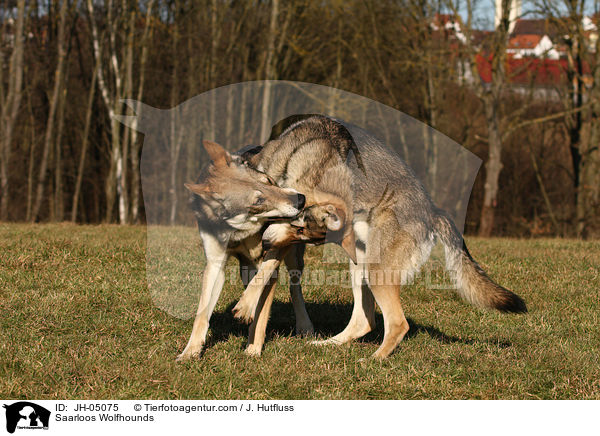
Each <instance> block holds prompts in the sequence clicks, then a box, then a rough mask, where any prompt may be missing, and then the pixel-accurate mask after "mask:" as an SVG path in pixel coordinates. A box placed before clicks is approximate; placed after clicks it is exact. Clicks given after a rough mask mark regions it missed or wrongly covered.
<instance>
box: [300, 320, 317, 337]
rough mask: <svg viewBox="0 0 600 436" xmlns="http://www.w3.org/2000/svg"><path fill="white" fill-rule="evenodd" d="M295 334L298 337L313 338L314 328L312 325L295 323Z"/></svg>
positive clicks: (309, 323)
mask: <svg viewBox="0 0 600 436" xmlns="http://www.w3.org/2000/svg"><path fill="white" fill-rule="evenodd" d="M296 334H297V335H298V336H313V335H314V334H315V328H314V327H313V325H312V323H311V322H310V321H308V323H296Z"/></svg>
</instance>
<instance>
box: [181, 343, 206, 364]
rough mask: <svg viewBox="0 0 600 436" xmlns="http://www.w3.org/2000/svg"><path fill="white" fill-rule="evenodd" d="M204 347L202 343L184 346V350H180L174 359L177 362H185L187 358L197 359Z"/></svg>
mask: <svg viewBox="0 0 600 436" xmlns="http://www.w3.org/2000/svg"><path fill="white" fill-rule="evenodd" d="M203 349H204V347H203V346H202V345H200V346H195V347H189V346H188V347H185V350H183V351H182V352H181V354H179V355H178V356H177V358H176V359H175V360H176V361H177V362H185V361H187V360H192V359H198V358H200V356H202V351H203Z"/></svg>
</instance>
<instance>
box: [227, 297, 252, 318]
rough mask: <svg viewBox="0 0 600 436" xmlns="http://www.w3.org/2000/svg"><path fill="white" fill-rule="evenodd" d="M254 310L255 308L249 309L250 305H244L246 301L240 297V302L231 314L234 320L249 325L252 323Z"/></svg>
mask: <svg viewBox="0 0 600 436" xmlns="http://www.w3.org/2000/svg"><path fill="white" fill-rule="evenodd" d="M255 310H256V308H255V307H251V306H250V305H248V304H246V301H245V299H244V297H243V296H242V298H241V299H240V301H238V303H237V304H236V305H235V307H234V308H233V310H232V312H233V317H234V318H235V319H238V320H240V321H242V322H244V323H246V324H250V323H251V322H252V321H254V312H255Z"/></svg>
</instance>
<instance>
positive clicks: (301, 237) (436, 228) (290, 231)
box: [179, 116, 527, 359]
mask: <svg viewBox="0 0 600 436" xmlns="http://www.w3.org/2000/svg"><path fill="white" fill-rule="evenodd" d="M205 148H207V151H208V152H209V155H210V157H211V159H212V161H213V164H212V165H211V167H210V168H209V171H208V175H207V176H206V177H205V178H204V179H203V181H202V183H199V184H196V185H188V189H190V190H191V191H192V193H193V194H194V209H195V210H196V215H197V218H198V226H199V229H200V233H201V235H202V239H203V243H204V249H205V252H206V255H207V256H206V257H207V262H208V263H207V268H206V271H205V274H204V280H203V289H202V296H201V299H200V304H199V308H198V312H197V315H196V320H195V322H194V328H193V330H192V335H191V337H190V340H189V342H188V345H187V346H186V348H185V350H184V351H183V353H182V354H181V355H180V356H179V358H180V359H182V358H187V357H191V356H194V355H197V354H199V353H200V352H201V350H202V347H203V345H204V341H205V338H206V332H207V329H208V320H209V319H210V314H211V313H212V310H213V309H214V306H215V304H216V301H217V299H218V297H219V294H220V291H221V288H222V286H223V280H224V274H223V271H222V270H223V267H224V264H225V262H226V260H227V257H228V256H230V255H234V256H236V257H238V259H240V264H241V265H242V263H245V264H246V265H249V266H250V267H253V268H255V267H256V264H257V262H258V260H259V258H260V256H261V255H262V254H263V253H262V247H260V243H257V241H260V239H261V238H262V240H263V243H264V245H265V246H266V247H267V248H270V247H274V250H270V251H269V252H268V253H267V254H266V255H265V258H264V262H263V265H267V267H265V270H266V273H265V275H263V276H262V277H261V278H262V279H263V280H264V279H266V280H265V281H264V283H269V286H264V289H265V292H262V293H261V292H259V289H260V290H261V291H262V288H261V287H260V286H259V285H261V283H258V284H255V286H254V287H252V286H250V287H249V289H248V291H250V290H251V292H248V293H246V292H245V293H244V295H243V296H242V299H240V302H239V303H238V305H237V306H236V308H235V309H234V312H235V313H236V316H238V317H239V318H241V319H244V320H247V321H252V326H251V328H250V337H249V346H248V348H247V352H249V353H250V354H260V349H261V348H262V343H263V341H264V329H265V328H266V321H267V319H268V312H269V310H270V304H271V301H272V295H273V292H272V291H273V288H274V286H273V285H274V283H273V280H271V281H268V277H269V276H270V274H271V272H272V271H273V270H274V269H276V267H277V266H278V264H279V261H280V259H281V258H283V259H285V262H286V265H287V267H288V269H289V270H292V271H293V270H295V271H300V272H301V271H302V267H303V261H302V256H303V245H302V244H295V245H292V246H290V244H293V243H294V242H316V243H323V242H328V241H332V242H337V243H339V244H340V245H342V247H344V249H345V250H346V252H347V253H348V254H349V256H350V258H351V259H352V261H351V262H350V270H351V272H352V277H353V281H352V292H353V296H354V308H353V311H352V316H351V319H350V322H349V323H348V326H347V327H346V328H345V329H344V330H343V331H342V332H341V333H339V334H338V335H336V336H334V337H332V338H330V339H327V340H324V341H315V343H319V344H341V343H345V342H348V341H351V340H353V339H356V338H359V337H361V336H363V335H365V334H366V333H368V332H369V331H371V330H372V329H373V327H374V325H375V317H374V308H375V302H377V304H378V305H379V307H380V308H381V311H382V313H383V318H384V329H385V334H384V339H383V343H382V344H381V346H380V347H379V349H378V350H377V351H376V352H375V354H374V356H375V357H377V358H385V357H387V356H388V355H389V354H390V353H391V352H392V351H393V350H394V348H395V347H396V346H397V345H398V343H399V342H400V341H401V340H402V338H403V337H404V335H405V334H406V333H407V331H408V328H409V326H408V322H407V321H406V318H405V316H404V312H403V310H402V306H401V304H400V299H399V289H400V285H401V284H402V283H404V282H406V280H407V278H408V279H409V278H410V277H412V276H413V275H414V274H415V273H416V272H417V271H418V270H419V268H420V267H421V265H422V264H423V263H424V262H425V261H426V260H427V259H428V257H429V255H430V252H431V249H432V247H433V246H434V244H435V241H436V239H439V240H440V241H441V242H442V244H443V245H444V248H445V254H446V267H447V269H448V270H449V272H450V273H451V275H452V277H453V279H454V280H455V282H456V286H457V289H458V292H459V294H460V295H461V296H462V297H463V298H464V299H465V300H466V301H468V302H470V303H472V304H474V305H476V306H479V307H484V308H494V309H498V310H500V311H505V312H525V311H526V310H527V309H526V306H525V303H524V301H523V300H522V299H521V298H520V297H518V296H517V295H515V294H514V293H512V292H510V291H508V290H507V289H505V288H503V287H501V286H499V285H498V284H496V283H495V282H493V281H492V280H491V279H490V278H489V277H488V276H487V275H486V273H485V272H484V271H483V270H482V269H481V267H480V266H479V265H478V264H477V263H476V262H475V261H474V260H473V258H472V257H471V256H470V254H469V252H468V250H467V248H466V245H465V244H464V241H463V238H462V236H461V234H460V232H459V231H458V230H457V229H456V226H455V225H454V223H453V222H452V220H451V218H450V217H449V216H448V214H447V213H446V212H444V211H442V210H440V209H438V208H436V207H435V205H434V204H433V203H432V201H431V199H430V197H429V195H428V194H427V192H426V190H425V189H424V187H423V186H422V184H421V183H420V182H419V181H418V179H417V178H416V177H415V175H414V174H413V172H412V171H411V170H410V168H409V167H408V166H407V165H406V164H405V163H404V162H403V161H402V160H401V159H400V158H399V157H398V156H396V155H395V154H393V153H392V152H391V151H390V150H388V149H387V148H386V147H385V146H384V145H383V144H381V143H380V142H378V141H377V140H375V139H374V138H373V137H371V136H370V135H368V134H367V133H366V132H364V131H362V130H360V129H356V128H353V129H352V135H351V134H350V133H349V130H348V129H347V128H346V126H344V125H343V124H342V123H340V122H338V121H336V120H333V119H330V118H327V117H323V116H312V117H309V118H307V119H305V120H302V121H299V122H297V123H295V124H293V125H292V126H290V127H289V128H287V129H286V130H285V131H284V132H283V133H282V134H281V135H280V136H279V137H278V138H276V139H274V140H271V141H268V142H267V143H266V144H265V145H264V146H263V148H262V150H261V151H260V152H259V153H257V154H255V155H253V156H247V160H244V159H243V158H239V159H238V158H237V157H232V156H231V155H229V154H228V153H227V152H225V151H224V150H223V149H222V148H220V147H219V146H217V145H216V144H213V143H208V146H207V144H205ZM242 174H243V176H242ZM250 187H251V188H250ZM265 187H268V188H265ZM298 188H299V189H298ZM290 189H291V190H290ZM247 191H250V192H252V195H253V197H252V198H250V197H248V195H249V194H247ZM298 192H301V193H302V194H305V195H307V196H308V197H309V201H310V202H309V203H307V208H306V209H304V211H302V213H301V214H300V215H298V212H299V209H301V208H302V206H303V204H302V203H304V200H305V197H304V196H302V195H301V194H298ZM271 196H274V197H273V199H271V198H270V197H271ZM282 196H283V197H285V196H287V200H283V199H282V198H283V197H282ZM290 196H292V198H294V197H293V196H296V197H295V199H296V200H295V202H294V201H293V200H290ZM266 197H269V198H268V199H267V198H266ZM290 202H291V203H290ZM349 203H351V207H349ZM257 205H260V206H261V207H260V208H259V209H256V210H255V207H256V206H257ZM313 206H314V207H313ZM293 209H296V210H295V213H294V210H293ZM259 210H260V212H259ZM286 217H287V218H288V220H287V222H281V223H275V224H271V225H268V220H269V219H274V218H286ZM350 223H352V226H350ZM249 253H253V254H249ZM262 269H263V267H261V270H262ZM390 272H391V273H392V276H393V277H391V279H390ZM257 277H259V275H257V276H255V279H256V278H257ZM382 278H384V280H381V279H382ZM244 285H248V282H247V281H244ZM250 288H252V289H250ZM290 292H291V295H292V302H293V303H294V310H295V313H296V326H297V330H300V331H301V332H302V331H303V330H304V332H311V331H312V324H311V322H310V319H309V318H308V315H307V313H306V310H305V309H304V301H303V298H302V293H301V289H300V285H299V284H298V280H295V281H294V284H292V282H291V285H290Z"/></svg>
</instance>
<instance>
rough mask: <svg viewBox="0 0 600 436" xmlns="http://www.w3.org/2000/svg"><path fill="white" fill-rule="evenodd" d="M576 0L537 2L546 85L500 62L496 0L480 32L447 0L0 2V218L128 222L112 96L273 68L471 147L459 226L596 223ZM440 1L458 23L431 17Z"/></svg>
mask: <svg viewBox="0 0 600 436" xmlns="http://www.w3.org/2000/svg"><path fill="white" fill-rule="evenodd" d="M584 1H585V0H569V1H568V2H565V4H564V5H562V6H560V5H558V4H555V3H553V2H543V3H542V4H540V5H539V11H538V12H539V13H543V14H544V16H545V17H546V18H547V19H548V20H549V21H552V22H554V23H555V25H556V26H563V28H562V29H561V32H562V33H561V34H562V35H564V36H565V38H564V39H565V41H566V42H567V44H566V47H567V48H566V56H567V57H568V62H567V63H566V64H565V65H567V67H566V70H565V72H564V80H561V81H560V83H555V84H553V89H552V92H546V93H544V92H539V89H537V85H536V82H535V79H534V78H532V80H531V82H530V84H529V85H527V86H524V85H523V84H521V85H520V86H519V87H518V89H517V88H516V87H515V86H514V84H513V83H512V82H511V80H510V72H508V71H507V69H506V68H505V66H506V61H507V52H506V50H507V40H508V36H509V31H508V30H509V23H508V16H509V9H510V2H509V1H508V0H504V5H503V7H504V8H503V13H504V16H505V17H504V18H505V19H504V20H501V24H500V25H499V27H498V29H497V30H496V31H495V32H490V33H483V32H480V31H478V30H477V25H476V24H475V19H474V18H473V14H472V10H471V8H472V7H475V6H476V5H475V4H474V3H473V2H466V3H465V4H464V5H463V4H460V3H459V2H458V0H457V1H454V0H448V1H440V0H419V1H416V2H415V1H412V0H401V1H395V0H383V1H380V0H377V1H376V0H356V1H354V0H346V1H338V0H328V1H319V2H316V1H310V0H298V1H285V2H282V1H279V0H271V1H256V0H254V1H228V0H200V1H198V0H196V1H194V0H171V1H164V0H144V1H132V0H107V1H103V2H98V1H92V0H83V1H74V0H71V1H59V0H55V1H48V2H37V1H27V2H25V0H17V1H14V0H12V1H8V0H7V1H3V2H1V3H0V18H1V19H2V23H1V30H0V31H1V37H0V43H1V45H2V47H1V48H2V57H1V61H2V69H1V74H2V75H1V76H0V83H1V85H2V87H1V89H0V104H1V105H2V108H1V110H2V114H1V116H2V118H1V120H0V128H1V132H0V133H1V137H0V220H2V221H32V222H33V221H64V220H71V221H76V222H82V223H98V222H120V223H138V222H143V221H144V205H143V201H142V198H141V188H140V176H139V161H140V152H141V147H142V142H143V135H141V134H139V133H137V132H136V131H135V130H133V129H129V128H126V127H125V126H124V125H122V124H121V123H119V122H118V121H117V120H115V119H114V118H113V115H115V114H132V113H133V112H132V109H131V108H129V107H128V106H125V105H124V104H123V103H122V101H121V100H122V99H133V100H139V101H143V102H144V103H146V104H147V105H150V106H154V107H159V108H171V107H174V106H176V105H177V104H179V103H181V102H183V101H185V100H187V99H189V98H191V97H193V96H196V95H198V94H200V93H202V92H205V91H207V90H210V89H213V88H215V87H218V86H223V85H227V84H231V83H237V82H242V81H252V80H262V79H280V80H294V81H302V82H309V83H316V84H322V85H327V86H331V87H335V88H340V89H344V90H346V91H350V92H353V93H356V94H360V95H363V96H366V97H369V98H371V99H373V100H376V101H379V102H382V103H384V104H387V105H389V106H392V107H394V108H396V109H398V110H400V111H402V112H404V113H407V114H409V115H411V116H413V117H415V118H417V119H419V120H421V121H423V122H425V123H427V124H428V125H430V126H432V127H434V128H435V129H437V130H438V131H440V132H442V133H444V134H445V135H447V136H449V137H450V138H452V139H453V140H455V141H456V142H458V143H460V144H462V145H463V146H464V147H466V148H467V149H469V150H471V151H472V152H473V153H475V154H477V155H478V156H479V157H481V158H482V159H483V161H484V162H485V167H483V168H482V170H481V171H480V174H479V176H478V178H477V180H476V183H475V186H474V188H473V193H472V197H471V201H470V203H469V209H468V215H467V222H466V231H467V233H479V234H482V235H491V234H495V235H515V236H530V235H561V236H579V237H589V236H595V235H598V234H599V232H600V220H599V218H598V215H599V214H598V212H599V211H600V199H599V186H600V178H599V177H600V176H599V173H600V171H599V169H600V164H599V160H600V159H599V153H600V152H599V151H598V143H599V142H600V123H599V122H598V116H599V115H600V100H599V99H598V95H600V94H599V93H600V70H599V69H597V68H596V65H599V63H598V62H597V61H596V57H597V56H598V55H599V54H600V50H598V47H595V48H596V50H593V49H594V47H590V46H589V31H588V30H585V29H583V27H582V26H581V24H580V23H581V18H582V15H581V14H582V11H585V10H588V9H589V7H588V6H586V5H585V4H584V3H583V2H584ZM588 2H589V0H588ZM563 6H564V7H563ZM458 11H460V13H461V15H460V16H459V15H458V14H457V12H458ZM556 11H561V12H560V14H561V15H560V16H559V14H558V12H556ZM440 12H444V13H446V14H454V15H455V16H454V19H455V20H456V22H457V23H458V24H459V25H460V26H461V27H460V29H461V33H462V34H463V35H464V38H463V37H461V38H457V37H456V35H455V33H454V32H453V31H452V30H448V29H447V28H443V27H440V26H436V25H432V23H435V22H436V19H437V18H436V17H437V15H436V14H438V13H440ZM565 14H566V15H565ZM586 32H587V33H586ZM596 41H598V39H597V40H596ZM596 44H598V42H596ZM481 59H485V60H486V62H488V63H489V68H490V69H491V73H490V76H491V79H490V81H489V83H483V82H482V81H481V80H479V72H478V65H481ZM583 64H585V65H586V68H585V71H584V69H583V68H582V67H581V66H582V65H583ZM519 74H522V72H519ZM596 84H599V85H596ZM242 145H244V144H240V146H242Z"/></svg>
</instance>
